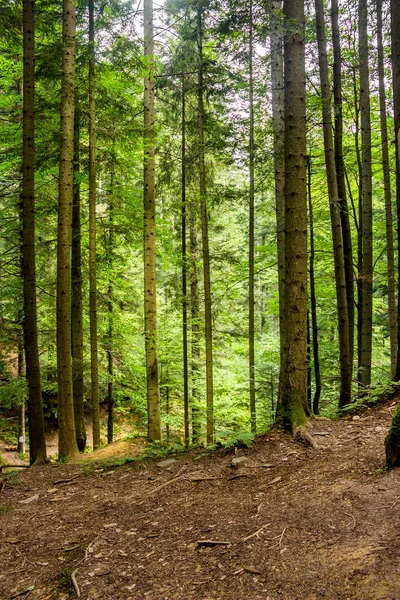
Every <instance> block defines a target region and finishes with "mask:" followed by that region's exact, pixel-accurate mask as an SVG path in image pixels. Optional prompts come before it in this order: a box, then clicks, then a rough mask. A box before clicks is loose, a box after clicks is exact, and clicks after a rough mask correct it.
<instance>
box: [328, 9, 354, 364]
mask: <svg viewBox="0 0 400 600" xmlns="http://www.w3.org/2000/svg"><path fill="white" fill-rule="evenodd" d="M331 22H332V45H333V97H334V114H335V119H334V124H335V139H334V145H335V166H336V179H337V188H338V196H339V205H340V219H341V222H342V237H343V250H344V260H345V263H344V267H345V276H346V293H347V310H348V313H349V336H350V363H351V365H353V356H354V306H355V302H354V268H353V244H352V239H351V226H350V216H349V207H348V202H347V194H346V184H345V167H344V160H343V117H342V104H343V100H342V51H341V47H340V34H339V11H338V2H337V0H332V3H331Z"/></svg>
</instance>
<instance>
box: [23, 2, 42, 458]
mask: <svg viewBox="0 0 400 600" xmlns="http://www.w3.org/2000/svg"><path fill="white" fill-rule="evenodd" d="M23 46H24V50H23V52H24V58H23V61H24V65H23V94H22V95H23V100H22V101H23V110H22V112H23V117H22V152H23V158H22V173H23V175H22V277H23V287H24V318H23V329H24V347H25V364H26V378H27V380H28V393H29V402H28V414H29V454H30V463H31V464H33V463H35V464H39V463H43V462H45V460H46V441H45V432H44V418H43V406H42V390H41V382H40V364H39V347H38V330H37V302H36V259H35V123H34V122H35V106H34V103H35V71H34V69H35V17H34V1H33V0H23Z"/></svg>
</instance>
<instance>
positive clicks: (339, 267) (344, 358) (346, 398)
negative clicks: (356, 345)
mask: <svg viewBox="0 0 400 600" xmlns="http://www.w3.org/2000/svg"><path fill="white" fill-rule="evenodd" d="M315 13H316V25H317V40H318V57H319V71H320V81H321V98H322V123H323V132H324V149H325V166H326V177H327V184H328V194H329V209H330V216H331V227H332V243H333V258H334V265H335V283H336V302H337V313H338V325H339V356H340V397H339V407H340V408H342V407H343V406H345V405H346V404H349V403H350V402H351V377H352V369H351V366H352V365H351V350H350V330H349V313H348V310H347V287H346V274H345V258H344V248H343V237H342V221H341V218H340V201H339V194H338V185H337V178H336V168H335V155H334V149H333V136H332V114H331V112H332V111H331V99H330V85H329V73H328V58H327V51H326V36H325V17H324V4H323V0H315Z"/></svg>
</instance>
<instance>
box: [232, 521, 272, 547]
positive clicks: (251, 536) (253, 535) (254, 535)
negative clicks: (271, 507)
mask: <svg viewBox="0 0 400 600" xmlns="http://www.w3.org/2000/svg"><path fill="white" fill-rule="evenodd" d="M269 525H271V523H266V524H265V525H263V526H262V527H260V529H257V531H255V532H254V533H251V534H250V535H248V536H247V537H245V538H243V539H242V540H240V542H239V543H241V544H243V543H244V542H247V541H248V540H251V538H253V537H256V536H257V535H258V534H259V533H261V532H262V530H263V529H265V528H266V527H268V526H269Z"/></svg>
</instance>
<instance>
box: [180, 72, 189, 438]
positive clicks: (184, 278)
mask: <svg viewBox="0 0 400 600" xmlns="http://www.w3.org/2000/svg"><path fill="white" fill-rule="evenodd" d="M185 85H186V84H185V76H184V75H182V148H181V150H182V173H181V194H182V196H181V200H182V206H181V211H182V212H181V228H182V231H181V241H182V333H183V348H182V349H183V411H184V422H185V446H186V447H188V446H189V368H188V324H187V257H186V114H185V112H186V89H185Z"/></svg>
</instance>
